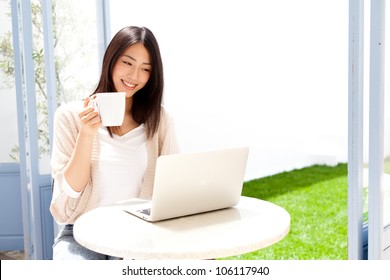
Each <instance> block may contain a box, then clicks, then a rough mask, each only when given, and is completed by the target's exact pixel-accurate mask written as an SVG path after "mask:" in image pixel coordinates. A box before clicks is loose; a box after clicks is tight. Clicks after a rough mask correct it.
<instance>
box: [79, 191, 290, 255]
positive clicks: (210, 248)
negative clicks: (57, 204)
mask: <svg viewBox="0 0 390 280" xmlns="http://www.w3.org/2000/svg"><path fill="white" fill-rule="evenodd" d="M136 203H140V200H139V199H131V200H129V201H127V202H122V203H121V204H115V205H111V206H106V207H98V208H95V209H93V210H91V211H89V212H87V213H85V214H84V215H82V216H80V218H79V219H77V221H76V222H75V224H74V228H73V230H74V232H73V234H74V237H75V239H76V240H77V242H79V243H80V244H81V245H83V246H84V247H87V248H89V249H91V250H94V251H96V252H99V253H103V254H107V255H110V256H118V257H123V258H129V259H173V260H178V259H213V258H221V257H227V256H234V255H239V254H244V253H248V252H252V251H255V250H259V249H261V248H264V247H267V246H270V245H272V244H274V243H276V242H278V241H280V240H281V239H283V238H284V237H285V236H286V235H287V234H288V232H289V229H290V215H289V213H288V212H287V211H286V210H285V209H283V208H282V207H280V206H278V205H276V204H273V203H270V202H267V201H264V200H260V199H255V198H250V197H244V196H242V197H241V200H240V203H239V204H238V205H237V206H235V207H232V208H227V209H223V210H218V211H211V212H207V213H202V214H197V215H192V216H186V217H182V218H177V219H171V220H165V221H161V222H156V223H150V222H146V221H144V220H142V219H140V218H137V217H135V216H133V215H131V214H129V213H126V212H125V211H123V207H124V206H125V207H128V206H129V205H131V204H136ZM102 225H104V226H102Z"/></svg>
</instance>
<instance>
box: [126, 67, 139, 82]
mask: <svg viewBox="0 0 390 280" xmlns="http://www.w3.org/2000/svg"><path fill="white" fill-rule="evenodd" d="M127 76H128V77H129V78H131V79H132V80H137V78H138V71H137V70H136V69H130V70H129V72H128V73H127Z"/></svg>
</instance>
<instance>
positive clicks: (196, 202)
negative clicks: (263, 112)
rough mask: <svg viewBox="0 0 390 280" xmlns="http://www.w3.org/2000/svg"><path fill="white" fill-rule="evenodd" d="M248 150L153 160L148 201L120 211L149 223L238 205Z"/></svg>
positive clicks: (232, 149)
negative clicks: (153, 173) (150, 191)
mask: <svg viewBox="0 0 390 280" xmlns="http://www.w3.org/2000/svg"><path fill="white" fill-rule="evenodd" d="M248 154H249V148H248V147H240V148H230V149H223V150H214V151H206V152H197V153H182V154H172V155H163V156H160V157H158V158H157V162H156V173H155V178H154V189H153V196H152V200H151V201H147V202H146V203H139V204H133V205H126V206H124V208H123V210H124V211H126V212H128V213H130V214H133V215H135V216H137V217H139V218H142V219H144V220H146V221H149V222H156V221H161V220H166V219H172V218H177V217H182V216H187V215H193V214H198V213H203V212H208V211H213V210H218V209H223V208H228V207H232V206H235V205H237V204H238V202H239V200H240V197H241V192H242V187H243V182H244V176H245V169H246V163H247V159H248Z"/></svg>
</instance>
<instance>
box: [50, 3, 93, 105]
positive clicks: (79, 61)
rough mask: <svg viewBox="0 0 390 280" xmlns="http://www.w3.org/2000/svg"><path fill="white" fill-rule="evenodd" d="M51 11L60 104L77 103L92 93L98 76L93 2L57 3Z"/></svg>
mask: <svg viewBox="0 0 390 280" xmlns="http://www.w3.org/2000/svg"><path fill="white" fill-rule="evenodd" d="M53 4H54V1H53ZM54 11H55V20H54V22H55V24H54V27H53V30H55V31H54V34H53V36H54V41H55V59H56V71H57V96H58V99H59V103H63V102H69V101H75V100H80V99H83V98H84V97H86V96H88V95H90V94H91V93H92V91H93V90H94V89H95V86H96V85H97V82H98V78H99V74H100V65H98V48H97V43H98V39H97V27H96V26H97V23H96V1H95V0H87V1H78V0H71V1H58V0H57V1H55V7H54Z"/></svg>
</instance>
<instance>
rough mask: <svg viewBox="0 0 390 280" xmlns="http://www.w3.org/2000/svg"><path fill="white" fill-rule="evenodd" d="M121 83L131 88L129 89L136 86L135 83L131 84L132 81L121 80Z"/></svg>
mask: <svg viewBox="0 0 390 280" xmlns="http://www.w3.org/2000/svg"><path fill="white" fill-rule="evenodd" d="M122 83H123V85H124V86H125V87H127V88H128V89H131V90H134V89H135V87H136V86H137V84H132V83H129V82H127V81H125V80H122Z"/></svg>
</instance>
